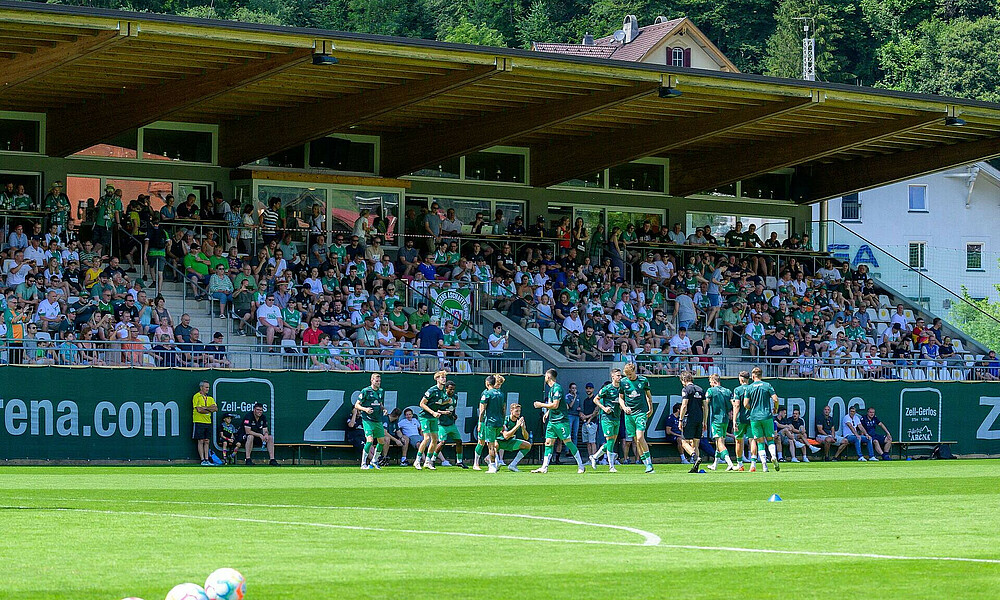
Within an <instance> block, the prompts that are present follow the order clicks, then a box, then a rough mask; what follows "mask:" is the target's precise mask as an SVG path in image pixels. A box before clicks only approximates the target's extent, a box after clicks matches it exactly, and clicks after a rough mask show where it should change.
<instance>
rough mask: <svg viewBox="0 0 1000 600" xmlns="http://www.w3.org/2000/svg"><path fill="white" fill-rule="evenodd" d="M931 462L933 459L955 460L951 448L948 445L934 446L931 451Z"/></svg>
mask: <svg viewBox="0 0 1000 600" xmlns="http://www.w3.org/2000/svg"><path fill="white" fill-rule="evenodd" d="M930 458H931V460H935V459H939V458H941V459H954V458H956V457H955V455H954V454H952V453H951V446H950V445H948V444H938V445H937V446H934V450H931V456H930Z"/></svg>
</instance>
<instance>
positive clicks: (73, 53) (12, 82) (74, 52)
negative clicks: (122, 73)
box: [0, 27, 132, 96]
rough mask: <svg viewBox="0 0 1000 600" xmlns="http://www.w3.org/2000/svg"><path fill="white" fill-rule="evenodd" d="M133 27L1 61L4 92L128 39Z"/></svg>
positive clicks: (0, 90)
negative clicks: (8, 60)
mask: <svg viewBox="0 0 1000 600" xmlns="http://www.w3.org/2000/svg"><path fill="white" fill-rule="evenodd" d="M131 29H132V28H131V27H125V28H123V29H120V30H116V31H101V32H99V33H97V34H96V35H92V36H81V37H80V38H79V39H78V40H77V41H75V42H64V43H60V44H57V45H55V46H54V47H49V48H43V47H40V48H38V49H37V50H36V51H35V52H32V53H25V54H19V55H17V57H16V58H14V59H12V60H10V62H6V63H4V64H3V65H0V96H2V95H3V94H6V93H9V92H10V91H11V90H13V89H14V88H16V87H17V86H19V85H22V84H24V83H27V82H29V81H31V80H33V79H36V78H38V77H41V76H43V75H45V74H47V73H51V72H52V71H55V70H56V69H58V68H60V67H64V66H66V65H69V64H70V63H72V62H75V61H77V60H80V59H81V58H85V57H87V56H89V55H90V54H93V53H95V52H98V51H100V50H102V49H104V48H106V47H108V46H110V45H112V44H117V43H119V42H121V41H123V40H126V39H128V38H129V32H130V30H131Z"/></svg>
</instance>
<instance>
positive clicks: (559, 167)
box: [530, 95, 818, 187]
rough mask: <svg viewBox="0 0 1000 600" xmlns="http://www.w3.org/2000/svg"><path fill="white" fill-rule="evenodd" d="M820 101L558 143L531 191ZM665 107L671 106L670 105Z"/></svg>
mask: <svg viewBox="0 0 1000 600" xmlns="http://www.w3.org/2000/svg"><path fill="white" fill-rule="evenodd" d="M817 101H818V100H816V96H815V95H810V96H809V97H805V98H793V99H789V100H781V101H778V102H768V103H765V104H759V105H755V106H749V107H747V108H740V109H736V110H725V111H720V112H716V113H712V114H710V115H705V116H702V117H686V118H681V119H671V120H668V121H663V122H661V123H658V124H656V125H651V126H646V127H641V128H629V129H622V130H619V131H618V132H617V133H615V134H608V133H601V134H596V135H592V136H589V137H586V138H583V139H573V140H569V141H565V142H554V143H549V144H546V145H544V146H540V147H537V148H535V149H533V151H532V153H531V179H530V181H531V185H533V186H535V187H548V186H550V185H556V184H558V183H562V182H564V181H568V180H570V179H573V178H574V177H582V176H586V175H590V174H591V173H596V172H598V171H601V170H603V169H606V168H610V167H613V166H615V165H620V164H624V163H627V162H629V161H632V160H636V159H639V158H643V157H646V156H653V155H655V154H660V153H662V152H666V151H669V150H674V149H677V148H681V147H683V146H686V145H688V144H693V143H695V142H698V141H700V140H704V139H706V138H710V137H712V136H716V135H720V134H723V133H726V132H728V131H732V130H734V129H739V128H740V127H745V126H747V125H751V124H753V123H757V122H759V121H763V120H765V119H769V118H772V117H776V116H778V115H782V114H785V113H789V112H793V111H796V110H800V109H802V108H804V107H807V106H810V105H811V104H812V103H813V102H817ZM663 102H670V100H669V99H664V100H663Z"/></svg>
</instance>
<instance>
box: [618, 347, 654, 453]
mask: <svg viewBox="0 0 1000 600" xmlns="http://www.w3.org/2000/svg"><path fill="white" fill-rule="evenodd" d="M623 373H624V374H625V377H624V379H622V382H621V385H622V396H621V398H619V399H618V403H619V404H620V405H621V407H622V411H623V412H624V413H625V433H626V434H627V435H629V436H632V437H634V438H635V445H636V447H637V448H638V452H639V458H640V459H642V462H643V464H645V465H646V473H652V472H653V457H652V456H651V455H650V453H649V444H648V443H647V442H646V426H647V421H648V419H649V418H650V417H651V416H653V391H652V390H651V389H650V387H649V380H647V379H646V378H645V377H643V376H641V375H639V374H637V373H636V371H635V363H631V362H630V363H628V364H626V365H625V369H624V370H623Z"/></svg>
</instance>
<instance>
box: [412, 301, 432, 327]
mask: <svg viewBox="0 0 1000 600" xmlns="http://www.w3.org/2000/svg"><path fill="white" fill-rule="evenodd" d="M407 321H408V322H409V323H410V329H411V331H412V333H413V334H414V335H416V334H417V333H420V330H421V329H423V327H424V325H426V324H428V323H430V321H431V316H430V315H429V314H427V303H426V302H421V303H420V304H418V305H417V310H415V311H413V312H412V313H410V316H409V318H408V319H407Z"/></svg>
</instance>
